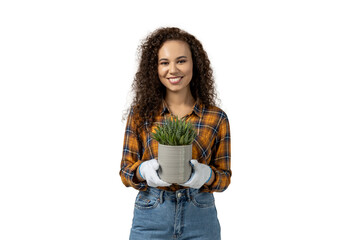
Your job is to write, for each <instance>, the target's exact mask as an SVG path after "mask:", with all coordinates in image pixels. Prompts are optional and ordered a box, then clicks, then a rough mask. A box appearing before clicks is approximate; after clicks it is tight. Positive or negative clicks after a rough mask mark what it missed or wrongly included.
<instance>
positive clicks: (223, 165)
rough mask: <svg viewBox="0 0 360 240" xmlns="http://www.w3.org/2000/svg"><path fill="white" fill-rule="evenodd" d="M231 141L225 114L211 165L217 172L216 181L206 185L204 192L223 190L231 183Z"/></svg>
mask: <svg viewBox="0 0 360 240" xmlns="http://www.w3.org/2000/svg"><path fill="white" fill-rule="evenodd" d="M230 160H231V141H230V124H229V120H228V118H227V116H226V114H225V117H224V118H223V119H222V120H221V122H220V125H219V129H218V135H217V139H216V143H215V145H214V148H213V152H212V160H211V162H210V164H209V165H210V167H211V169H212V170H213V172H214V174H215V179H214V182H213V183H212V184H211V185H209V186H206V185H204V190H203V191H204V192H223V191H225V190H226V189H227V187H228V186H229V185H230V178H231V174H232V172H231V166H230Z"/></svg>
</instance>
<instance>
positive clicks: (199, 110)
mask: <svg viewBox="0 0 360 240" xmlns="http://www.w3.org/2000/svg"><path fill="white" fill-rule="evenodd" d="M203 107H204V106H203V104H201V103H200V101H199V99H197V100H196V101H195V103H194V106H193V110H192V113H195V114H196V115H197V116H199V117H200V118H201V116H202V109H203ZM167 112H170V108H169V107H168V105H167V103H166V102H165V100H164V99H163V100H162V110H161V112H160V115H161V116H163V115H164V114H165V113H167Z"/></svg>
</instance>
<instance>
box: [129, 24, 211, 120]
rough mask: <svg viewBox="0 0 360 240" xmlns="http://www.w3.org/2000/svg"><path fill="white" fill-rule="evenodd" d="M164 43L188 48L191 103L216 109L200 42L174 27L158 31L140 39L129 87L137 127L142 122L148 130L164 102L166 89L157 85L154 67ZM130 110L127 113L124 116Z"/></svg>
mask: <svg viewBox="0 0 360 240" xmlns="http://www.w3.org/2000/svg"><path fill="white" fill-rule="evenodd" d="M167 40H182V41H184V42H186V43H187V44H188V45H189V47H190V50H191V57H192V60H193V77H192V79H191V81H190V90H191V94H192V96H193V97H194V99H196V100H198V101H199V102H200V103H202V104H204V105H205V106H216V105H217V103H216V102H217V101H218V99H217V93H216V90H215V86H214V85H215V81H214V77H213V70H212V69H211V67H210V61H209V58H208V55H207V53H206V52H205V50H204V49H203V46H202V44H201V43H200V41H199V40H197V39H196V38H195V37H194V36H193V35H191V34H189V33H188V32H186V31H184V30H182V29H179V28H176V27H162V28H158V29H156V30H155V31H154V32H152V33H151V34H149V35H148V36H147V37H146V38H145V39H143V40H142V42H141V45H140V46H139V47H138V57H140V59H139V67H138V70H137V72H136V74H135V78H134V82H133V84H132V90H133V92H134V94H135V96H134V99H133V102H132V104H131V106H130V109H133V113H134V116H136V118H137V119H136V122H137V125H138V126H142V125H144V123H145V122H147V123H148V124H149V126H151V125H152V123H153V121H154V118H155V116H156V115H157V114H159V110H160V106H161V102H162V99H163V98H165V93H166V88H165V86H164V85H163V84H162V83H161V82H160V79H159V76H158V71H157V69H158V68H157V67H158V52H159V49H160V48H161V47H162V45H163V43H164V42H165V41H167ZM130 109H128V110H127V114H128V113H129V110H130ZM127 114H126V115H127ZM124 118H125V116H124ZM124 118H123V119H124Z"/></svg>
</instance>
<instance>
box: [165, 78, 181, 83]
mask: <svg viewBox="0 0 360 240" xmlns="http://www.w3.org/2000/svg"><path fill="white" fill-rule="evenodd" d="M181 79H183V77H172V78H168V80H169V82H170V83H172V84H177V83H179V82H180V81H181Z"/></svg>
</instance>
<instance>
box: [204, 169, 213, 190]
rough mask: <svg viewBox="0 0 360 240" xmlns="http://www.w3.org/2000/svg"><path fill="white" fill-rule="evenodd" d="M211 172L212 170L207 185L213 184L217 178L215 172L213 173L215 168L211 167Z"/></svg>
mask: <svg viewBox="0 0 360 240" xmlns="http://www.w3.org/2000/svg"><path fill="white" fill-rule="evenodd" d="M210 170H211V172H210V177H209V179H208V180H207V181H206V182H205V185H208V186H209V185H211V184H212V183H213V182H214V180H215V174H214V173H213V170H212V169H211V168H210Z"/></svg>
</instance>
